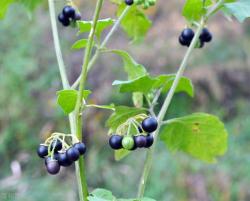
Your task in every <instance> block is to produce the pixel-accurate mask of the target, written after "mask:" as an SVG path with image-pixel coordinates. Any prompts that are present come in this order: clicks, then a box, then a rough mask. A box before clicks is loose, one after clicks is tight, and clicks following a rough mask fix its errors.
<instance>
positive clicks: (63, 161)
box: [58, 152, 72, 167]
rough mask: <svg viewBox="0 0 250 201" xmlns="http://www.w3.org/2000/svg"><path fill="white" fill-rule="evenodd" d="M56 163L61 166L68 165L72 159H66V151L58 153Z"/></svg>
mask: <svg viewBox="0 0 250 201" xmlns="http://www.w3.org/2000/svg"><path fill="white" fill-rule="evenodd" d="M58 163H59V165H61V166H63V167H68V166H70V165H71V164H72V161H70V160H69V159H68V157H67V154H66V152H64V153H60V154H59V156H58Z"/></svg>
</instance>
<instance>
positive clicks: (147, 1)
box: [125, 0, 156, 9]
mask: <svg viewBox="0 0 250 201" xmlns="http://www.w3.org/2000/svg"><path fill="white" fill-rule="evenodd" d="M155 3H156V0H125V4H127V5H128V6H131V5H133V4H135V5H142V7H143V8H144V9H148V8H149V7H150V6H154V5H155Z"/></svg>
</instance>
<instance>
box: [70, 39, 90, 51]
mask: <svg viewBox="0 0 250 201" xmlns="http://www.w3.org/2000/svg"><path fill="white" fill-rule="evenodd" d="M87 43H88V39H81V40H78V41H76V42H75V43H74V44H73V45H72V47H71V48H72V49H82V48H85V47H86V46H87Z"/></svg>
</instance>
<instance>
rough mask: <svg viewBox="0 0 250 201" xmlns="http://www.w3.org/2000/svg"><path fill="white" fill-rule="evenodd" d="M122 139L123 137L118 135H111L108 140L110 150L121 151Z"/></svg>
mask: <svg viewBox="0 0 250 201" xmlns="http://www.w3.org/2000/svg"><path fill="white" fill-rule="evenodd" d="M122 139H123V137H122V136H120V135H112V136H111V137H110V138H109V145H110V147H111V148H112V149H115V150H117V149H121V148H122Z"/></svg>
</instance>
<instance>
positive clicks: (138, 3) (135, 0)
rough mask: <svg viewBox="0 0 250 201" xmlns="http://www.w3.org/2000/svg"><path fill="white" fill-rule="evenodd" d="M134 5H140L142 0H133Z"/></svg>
mask: <svg viewBox="0 0 250 201" xmlns="http://www.w3.org/2000/svg"><path fill="white" fill-rule="evenodd" d="M134 3H135V5H141V4H142V3H143V0H134Z"/></svg>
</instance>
